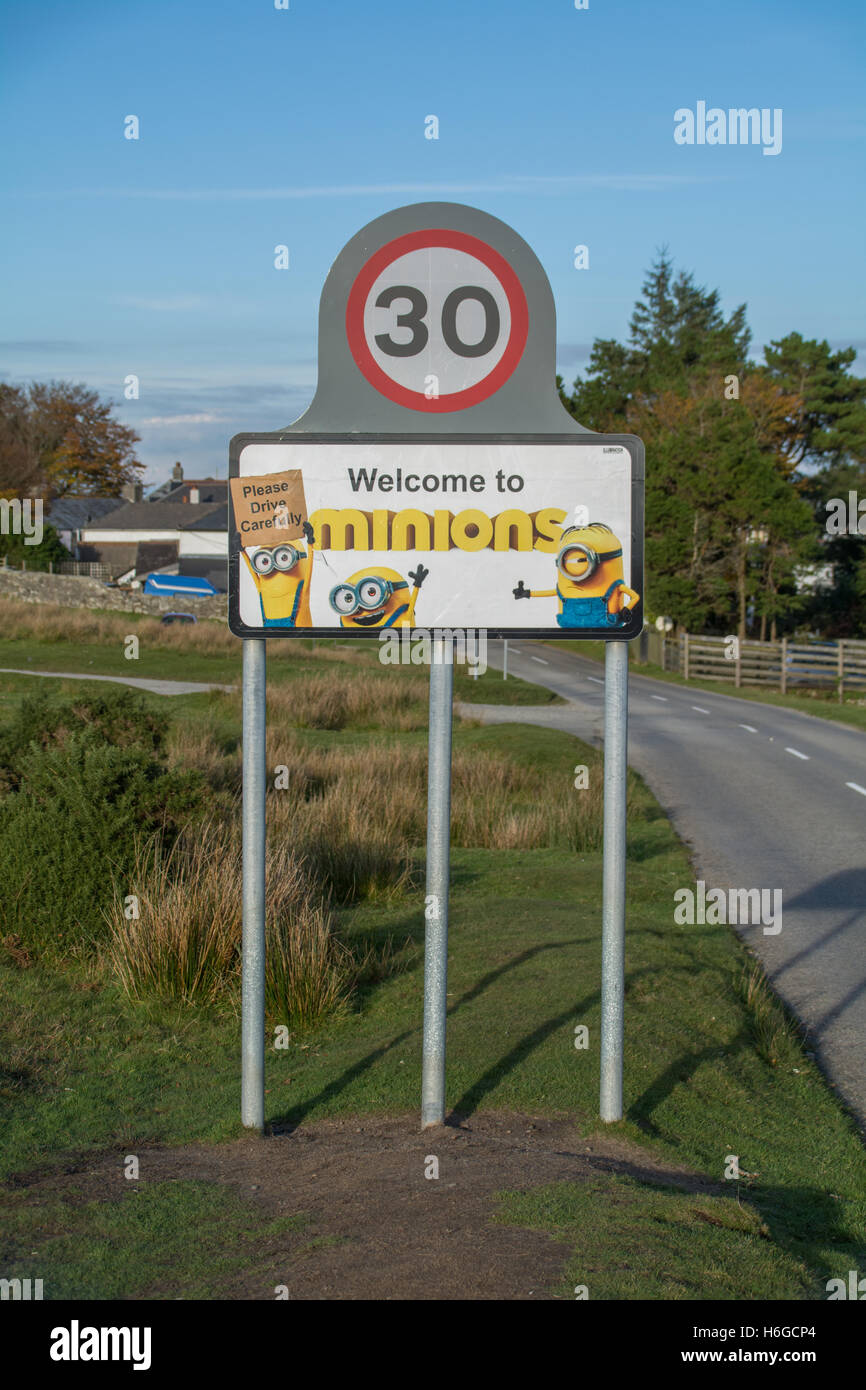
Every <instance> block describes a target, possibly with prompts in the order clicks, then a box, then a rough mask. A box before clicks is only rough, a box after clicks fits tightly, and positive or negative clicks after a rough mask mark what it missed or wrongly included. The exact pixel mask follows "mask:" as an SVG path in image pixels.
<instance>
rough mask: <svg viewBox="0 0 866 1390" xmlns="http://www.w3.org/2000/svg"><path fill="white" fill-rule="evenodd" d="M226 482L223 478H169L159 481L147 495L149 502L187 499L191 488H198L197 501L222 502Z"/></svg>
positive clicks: (225, 494) (224, 497)
mask: <svg viewBox="0 0 866 1390" xmlns="http://www.w3.org/2000/svg"><path fill="white" fill-rule="evenodd" d="M228 486H229V485H228V483H227V482H226V480H225V478H184V479H183V480H182V481H178V479H176V478H169V479H168V480H167V481H166V482H164V483H160V484H159V486H158V487H155V488H154V489H153V491H152V492H151V493H150V494H149V496H148V499H147V500H148V501H149V502H182V501H184V500H186V501H187V502H188V501H189V494H190V491H191V490H192V489H193V488H198V494H199V502H224V501H225V500H226V497H227V496H228Z"/></svg>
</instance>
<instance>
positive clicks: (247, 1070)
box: [241, 641, 267, 1133]
mask: <svg viewBox="0 0 866 1390" xmlns="http://www.w3.org/2000/svg"><path fill="white" fill-rule="evenodd" d="M243 663H244V670H243V699H244V712H243V759H244V761H243V771H244V790H243V836H244V845H243V880H244V882H243V944H242V971H243V982H242V987H241V1119H242V1121H243V1123H244V1124H245V1125H246V1126H247V1127H248V1128H249V1129H257V1130H258V1131H259V1132H260V1133H261V1131H262V1130H263V1129H264V1127H265V843H266V827H265V791H266V786H267V772H266V767H265V722H266V717H267V715H266V703H267V694H266V691H267V680H266V677H267V664H266V663H267V656H266V646H265V643H264V642H257V641H246V642H244V655H243Z"/></svg>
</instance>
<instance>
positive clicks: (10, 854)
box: [0, 730, 204, 955]
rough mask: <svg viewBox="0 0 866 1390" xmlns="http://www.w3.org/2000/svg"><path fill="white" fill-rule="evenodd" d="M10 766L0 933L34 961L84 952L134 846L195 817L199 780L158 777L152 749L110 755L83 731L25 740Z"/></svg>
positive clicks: (160, 770) (3, 805) (1, 822)
mask: <svg viewBox="0 0 866 1390" xmlns="http://www.w3.org/2000/svg"><path fill="white" fill-rule="evenodd" d="M128 732H129V730H127V733H128ZM13 764H14V774H15V780H16V787H17V789H16V790H13V791H10V792H7V794H6V796H5V797H3V798H2V799H0V883H2V884H3V895H2V900H0V928H2V929H3V930H4V931H6V932H14V933H16V934H17V935H18V936H20V938H21V940H22V942H23V943H24V946H25V947H26V948H27V949H29V950H33V951H36V952H37V953H40V954H49V955H55V954H62V953H63V952H65V951H67V950H68V949H69V948H71V947H77V948H83V949H85V950H90V949H92V947H93V946H94V945H95V943H96V942H97V941H98V940H99V938H100V937H101V936H103V935H104V934H105V931H106V922H105V916H104V912H105V909H106V908H107V906H108V904H109V902H110V900H111V898H112V894H113V892H114V891H115V889H114V884H115V882H116V881H117V882H120V883H122V882H123V881H124V879H125V878H128V875H129V873H130V870H131V868H132V865H133V863H134V860H135V854H136V848H137V845H138V843H139V842H140V841H141V839H142V837H148V836H153V835H154V834H159V835H160V837H161V838H163V839H165V840H166V841H169V842H170V841H171V840H172V839H173V838H174V837H175V836H176V835H177V833H178V831H179V829H180V828H181V826H183V825H184V824H186V823H187V822H188V821H189V819H190V817H192V816H196V815H198V813H199V812H200V810H201V808H202V805H203V800H204V782H203V779H202V778H201V776H200V775H199V774H198V773H196V772H194V771H179V770H177V769H171V770H168V769H166V768H165V767H164V765H163V764H162V763H161V762H160V761H158V759H157V758H156V757H155V756H154V754H153V750H152V746H151V747H141V746H138V747H133V746H122V745H121V746H115V745H113V744H110V743H106V742H104V741H101V740H97V738H96V737H95V736H94V735H93V732H92V731H91V732H89V733H88V732H85V733H68V732H65V736H64V739H63V741H62V742H55V743H53V744H52V743H51V742H50V741H47V742H46V744H45V746H41V745H40V744H39V743H38V742H37V741H36V739H32V740H31V742H30V745H29V748H28V750H27V752H26V753H22V752H21V749H20V747H18V748H16V749H15V750H14V755H13ZM129 891H130V892H131V891H133V890H132V889H130V890H129Z"/></svg>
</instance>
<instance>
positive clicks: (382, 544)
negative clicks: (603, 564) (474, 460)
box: [310, 507, 567, 555]
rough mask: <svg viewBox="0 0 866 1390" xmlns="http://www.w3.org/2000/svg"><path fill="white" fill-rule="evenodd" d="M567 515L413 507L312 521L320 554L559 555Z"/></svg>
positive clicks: (344, 510) (316, 516) (332, 513)
mask: <svg viewBox="0 0 866 1390" xmlns="http://www.w3.org/2000/svg"><path fill="white" fill-rule="evenodd" d="M566 516H567V511H566V509H565V508H564V507H543V508H542V509H541V510H540V511H537V512H523V511H520V510H518V509H517V508H515V507H512V508H509V509H508V511H504V512H499V514H498V515H497V516H488V515H487V513H486V512H482V511H480V510H479V509H478V508H477V507H467V508H465V510H463V511H460V512H450V511H444V510H443V511H438V510H437V511H434V512H433V513H432V514H431V513H428V512H422V511H419V510H417V509H416V508H415V507H407V508H405V509H404V510H403V511H399V512H391V511H386V510H385V509H384V508H383V509H382V510H379V509H378V508H377V509H376V510H375V511H372V512H364V511H359V510H357V509H356V508H354V507H339V508H337V507H320V508H319V510H318V511H316V512H313V513H312V515H311V517H310V521H311V523H312V527H313V533H314V535H315V546H316V549H317V550H379V551H381V550H486V549H488V548H489V549H492V550H542V551H545V552H546V553H547V554H549V555H554V554H556V551H557V549H558V548H559V538H560V535H561V534H562V526H563V522H564V521H565V518H566Z"/></svg>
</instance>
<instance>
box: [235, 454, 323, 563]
mask: <svg viewBox="0 0 866 1390" xmlns="http://www.w3.org/2000/svg"><path fill="white" fill-rule="evenodd" d="M231 490H232V509H233V511H234V530H235V531H236V532H237V533H238V535H239V536H240V541H241V545H242V546H243V548H244V549H247V548H248V547H249V546H261V545H279V544H281V543H284V542H286V541H295V540H299V539H300V538H301V537H302V536H303V534H304V522H305V521H306V520H307V500H306V497H305V495H304V479H303V476H302V474H301V470H300V469H299V468H290V469H286V470H285V471H283V472H280V473H266V474H262V475H261V476H260V477H250V478H232V479H231Z"/></svg>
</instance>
